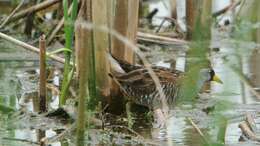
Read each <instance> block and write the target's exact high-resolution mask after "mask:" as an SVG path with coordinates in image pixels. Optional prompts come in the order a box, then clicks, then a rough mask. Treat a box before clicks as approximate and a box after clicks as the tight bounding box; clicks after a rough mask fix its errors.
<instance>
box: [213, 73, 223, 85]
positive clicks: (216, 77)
mask: <svg viewBox="0 0 260 146" xmlns="http://www.w3.org/2000/svg"><path fill="white" fill-rule="evenodd" d="M213 81H215V82H217V83H220V84H223V82H222V81H221V79H220V78H219V77H218V76H217V75H214V76H213Z"/></svg>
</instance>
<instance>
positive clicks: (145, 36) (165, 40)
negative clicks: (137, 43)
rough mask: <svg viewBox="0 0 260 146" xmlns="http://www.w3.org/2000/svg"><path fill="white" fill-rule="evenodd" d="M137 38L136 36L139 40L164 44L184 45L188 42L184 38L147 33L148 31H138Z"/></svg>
mask: <svg viewBox="0 0 260 146" xmlns="http://www.w3.org/2000/svg"><path fill="white" fill-rule="evenodd" d="M137 38H138V40H141V41H148V42H153V43H154V42H156V43H160V44H166V45H183V46H184V45H187V44H188V42H187V41H185V40H180V39H174V38H169V37H163V36H159V35H154V34H149V33H143V32H138V33H137Z"/></svg>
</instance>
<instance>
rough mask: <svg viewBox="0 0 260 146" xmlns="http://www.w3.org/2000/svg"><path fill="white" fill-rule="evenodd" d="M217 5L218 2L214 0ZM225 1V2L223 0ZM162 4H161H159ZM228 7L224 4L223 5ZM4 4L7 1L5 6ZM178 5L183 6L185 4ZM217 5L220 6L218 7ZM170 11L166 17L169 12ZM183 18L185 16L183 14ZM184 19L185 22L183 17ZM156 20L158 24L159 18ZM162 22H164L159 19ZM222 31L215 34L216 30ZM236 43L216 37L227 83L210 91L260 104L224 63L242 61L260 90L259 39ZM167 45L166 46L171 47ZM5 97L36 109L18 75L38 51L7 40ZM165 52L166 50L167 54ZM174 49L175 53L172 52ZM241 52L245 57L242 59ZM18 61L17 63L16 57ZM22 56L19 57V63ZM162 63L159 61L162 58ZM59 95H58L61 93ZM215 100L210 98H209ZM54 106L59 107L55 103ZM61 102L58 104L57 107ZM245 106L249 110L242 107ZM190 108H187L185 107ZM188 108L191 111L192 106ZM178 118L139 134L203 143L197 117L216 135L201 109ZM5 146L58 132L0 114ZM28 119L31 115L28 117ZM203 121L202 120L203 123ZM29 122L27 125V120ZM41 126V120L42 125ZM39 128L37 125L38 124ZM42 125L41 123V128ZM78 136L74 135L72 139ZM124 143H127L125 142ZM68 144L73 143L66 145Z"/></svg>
mask: <svg viewBox="0 0 260 146" xmlns="http://www.w3.org/2000/svg"><path fill="white" fill-rule="evenodd" d="M214 2H215V3H217V2H216V0H215V1H214ZM222 2H223V3H225V5H226V1H225V2H224V1H222ZM158 3H159V4H158ZM220 5H221V6H223V5H224V4H220ZM1 6H2V5H1ZM154 7H159V8H162V7H165V6H164V5H163V4H162V3H161V2H154V3H153V4H151V8H150V9H153V8H154ZM179 9H183V8H182V7H181V8H179ZM216 9H217V8H216ZM162 13H163V14H161V15H159V16H167V15H169V14H168V13H167V12H164V11H163V12H162ZM165 13H166V15H165ZM179 15H180V16H182V14H179ZM180 21H181V20H180ZM155 23H157V22H155ZM158 24H159V23H158ZM216 33H218V32H214V34H215V35H216V36H217V35H218V34H216ZM1 41H2V40H1ZM237 43H238V44H236V42H234V40H232V39H231V38H229V37H228V36H226V35H225V34H224V35H223V36H221V35H220V36H218V37H216V38H213V42H212V46H214V47H218V48H220V51H219V52H212V54H211V60H212V66H213V68H214V69H215V71H216V73H217V74H218V75H219V76H220V77H221V79H222V80H223V81H224V84H223V85H219V84H215V83H212V84H211V93H210V98H212V99H216V100H227V101H230V102H232V104H234V105H236V104H250V103H258V102H259V100H257V99H256V98H255V97H254V96H253V95H252V94H251V93H250V92H249V90H248V88H247V87H246V86H245V85H244V84H243V83H242V82H241V81H240V78H239V77H238V76H237V75H236V73H234V72H233V71H232V70H231V69H230V68H229V67H228V66H227V65H226V64H227V63H226V62H224V61H223V56H228V58H229V59H230V60H232V62H228V64H232V65H242V67H241V68H242V70H243V72H244V73H245V74H246V75H248V77H250V79H251V80H252V82H253V85H254V87H257V88H259V86H260V75H259V73H260V68H259V67H258V62H259V57H258V56H259V51H256V52H255V46H256V45H254V43H253V44H252V43H250V42H248V43H244V44H243V47H241V44H240V43H241V42H237ZM166 49H167V48H166ZM241 49H247V51H246V53H245V52H241V51H240V50H241ZM0 50H1V51H0V97H1V103H3V104H5V105H8V106H10V107H13V108H16V109H20V108H25V109H27V110H28V111H31V112H33V111H35V107H34V105H35V104H33V100H32V98H31V99H26V100H28V101H27V102H26V103H27V104H25V105H23V106H21V105H20V104H19V103H20V101H21V100H22V99H21V95H22V93H21V92H20V91H21V89H20V84H19V83H18V77H17V76H19V75H23V73H24V72H25V71H26V70H28V69H35V68H38V61H37V56H35V55H33V54H30V53H29V54H28V51H21V48H19V49H17V48H16V46H11V47H10V45H9V44H8V43H4V44H0ZM162 53H166V54H167V51H166V52H162ZM171 53H172V52H171ZM237 54H239V56H240V57H237ZM167 57H169V55H168V56H167V55H166V56H164V57H162V58H164V59H165V60H167V59H171V58H170V57H169V58H167ZM174 59H176V68H177V69H179V70H182V71H184V70H185V68H184V64H185V53H184V52H178V53H177V55H176V57H175V58H174ZM15 60H16V61H15ZM17 60H18V61H17ZM157 63H158V62H157ZM158 64H159V65H164V66H165V65H166V66H169V64H167V63H163V61H161V62H159V63H158ZM56 99H57V97H56ZM209 101H211V99H209ZM201 102H202V105H207V103H206V102H205V101H204V100H203V101H201ZM54 106H55V105H54ZM56 106H57V105H56ZM243 108H244V109H243ZM183 109H186V110H183ZM187 109H188V110H187ZM227 111H228V112H229V114H231V115H239V114H240V113H242V112H241V111H253V112H254V111H256V110H252V109H247V108H245V107H244V106H243V105H242V106H241V107H240V110H237V109H236V110H233V109H231V111H229V110H228V109H227ZM172 114H173V115H174V116H172V117H170V118H169V119H168V121H167V122H168V124H167V125H168V126H167V129H166V130H163V131H160V130H158V129H153V128H151V127H148V128H147V126H146V127H145V128H139V129H136V131H138V132H140V134H141V135H142V136H143V137H145V138H147V139H152V140H153V141H156V142H159V143H160V144H161V145H169V146H171V145H185V146H201V145H202V140H201V137H200V136H199V134H198V133H197V131H196V130H194V128H193V127H192V126H191V124H190V123H189V122H188V121H187V119H186V117H192V118H193V119H195V120H197V121H196V122H197V123H198V125H199V126H200V127H201V129H202V130H203V131H205V132H209V133H214V130H212V129H208V128H207V127H208V126H209V124H210V122H211V119H210V118H209V117H207V115H205V113H203V112H201V109H200V108H199V107H195V108H194V107H191V106H188V107H184V108H176V109H175V110H173V111H172ZM0 116H1V119H0V125H1V126H0V133H1V134H0V135H1V136H0V145H29V143H28V142H17V141H15V140H11V139H9V140H8V139H7V138H15V139H26V140H28V141H33V142H38V141H39V139H40V138H41V137H45V136H46V137H52V136H54V135H56V132H55V131H54V130H53V129H52V128H49V129H47V130H39V129H37V128H35V127H34V128H30V125H18V126H17V125H16V126H14V127H5V126H4V125H8V124H7V123H8V122H9V117H8V116H7V115H6V114H3V115H0ZM25 120H28V119H25ZM202 120H203V121H202ZM25 124H27V123H26V122H25ZM38 124H39V123H38ZM238 124H239V121H236V122H230V123H229V124H228V127H227V133H226V143H228V144H236V143H237V142H238V139H239V137H240V135H241V131H240V129H239V128H238ZM34 126H35V125H34ZM139 126H142V125H139ZM36 127H37V126H36ZM71 139H74V137H71ZM121 142H122V141H121ZM63 144H64V145H66V144H67V143H66V142H64V143H61V142H56V143H53V144H52V145H53V146H59V145H63ZM67 145H68V144H67Z"/></svg>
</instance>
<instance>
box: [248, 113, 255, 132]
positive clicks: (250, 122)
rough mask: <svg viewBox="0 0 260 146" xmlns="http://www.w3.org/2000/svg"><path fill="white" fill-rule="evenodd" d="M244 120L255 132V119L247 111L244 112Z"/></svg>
mask: <svg viewBox="0 0 260 146" xmlns="http://www.w3.org/2000/svg"><path fill="white" fill-rule="evenodd" d="M246 122H247V124H248V126H249V127H250V129H251V130H252V131H253V132H257V127H256V123H255V120H254V119H253V117H252V115H251V114H249V113H246Z"/></svg>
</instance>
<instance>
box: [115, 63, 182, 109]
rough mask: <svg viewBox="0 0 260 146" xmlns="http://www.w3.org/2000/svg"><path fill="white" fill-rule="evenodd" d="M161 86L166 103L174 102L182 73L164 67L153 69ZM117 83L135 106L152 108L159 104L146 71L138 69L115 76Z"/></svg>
mask: <svg viewBox="0 0 260 146" xmlns="http://www.w3.org/2000/svg"><path fill="white" fill-rule="evenodd" d="M153 71H154V72H155V74H156V75H157V77H158V78H159V80H160V83H161V85H162V88H163V91H164V93H165V95H166V98H167V100H168V101H173V100H175V98H176V96H177V92H178V88H179V85H180V80H181V79H182V75H183V73H182V72H181V71H177V70H171V69H168V68H164V67H153ZM116 78H117V80H118V82H119V83H120V84H121V86H122V87H123V88H124V90H125V91H126V92H127V94H128V96H129V97H131V99H130V100H132V101H134V102H135V103H136V104H140V105H144V106H147V107H149V108H154V106H157V105H159V104H160V97H159V94H158V91H157V90H156V87H155V84H154V81H153V79H152V78H151V76H150V74H149V73H148V70H147V69H144V68H140V69H136V70H133V71H130V72H128V73H125V74H121V75H118V76H116Z"/></svg>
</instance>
